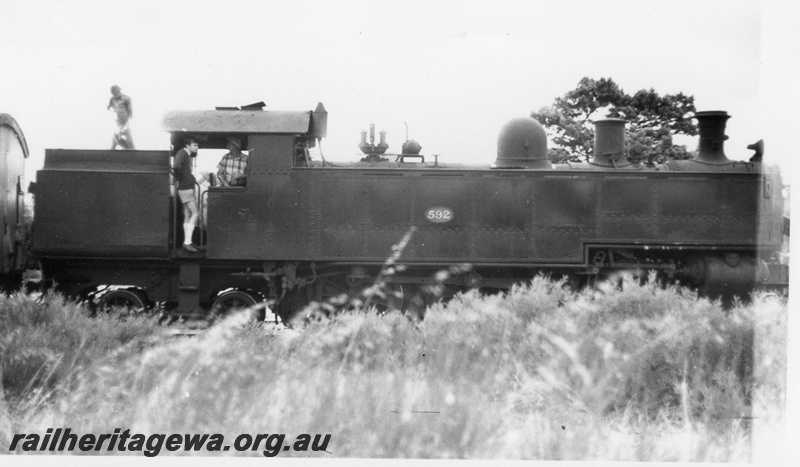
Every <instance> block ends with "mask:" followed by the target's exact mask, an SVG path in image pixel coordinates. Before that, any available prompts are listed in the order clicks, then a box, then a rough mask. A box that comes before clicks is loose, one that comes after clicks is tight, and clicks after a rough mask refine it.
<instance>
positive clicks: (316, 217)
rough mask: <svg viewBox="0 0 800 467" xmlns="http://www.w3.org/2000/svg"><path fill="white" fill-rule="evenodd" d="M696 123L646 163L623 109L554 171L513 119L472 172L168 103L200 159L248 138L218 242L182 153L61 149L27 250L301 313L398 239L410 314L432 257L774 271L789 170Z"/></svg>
mask: <svg viewBox="0 0 800 467" xmlns="http://www.w3.org/2000/svg"><path fill="white" fill-rule="evenodd" d="M697 118H698V121H699V125H700V145H699V155H698V157H697V158H696V159H694V160H682V161H669V162H667V163H664V164H653V163H648V162H647V161H639V162H634V163H632V162H630V161H628V160H627V159H626V158H625V151H624V145H623V131H624V121H618V120H613V119H608V120H603V121H601V122H598V124H597V126H596V144H595V155H594V159H593V160H592V161H591V162H588V163H581V164H559V165H554V164H551V163H550V161H549V160H548V159H547V139H546V135H545V132H544V130H543V129H542V127H541V125H539V123H538V122H536V121H535V120H533V119H531V118H518V119H514V120H512V121H510V122H509V123H508V124H507V125H506V126H505V127H503V128H502V129H501V131H500V135H499V138H498V153H497V159H496V161H495V163H494V164H492V166H476V165H458V164H445V163H442V162H441V161H439V160H438V159H436V158H432V157H428V160H425V156H424V155H421V154H419V149H420V147H419V144H418V143H416V142H413V144H408V145H404V147H405V148H407V149H409V153H408V154H394V155H388V154H386V153H385V152H384V151H385V150H386V148H382V149H383V151H381V152H382V154H375V155H373V156H376V157H369V156H370V154H369V149H370V148H371V146H370V145H368V144H364V143H365V138H364V137H363V136H362V145H360V146H365V147H367V148H368V150H365V152H368V157H365V158H364V159H362V160H361V161H359V162H352V163H336V164H331V163H329V162H326V161H325V160H324V159H322V160H311V159H310V158H308V157H307V153H304V152H303V151H304V149H303V148H305V147H314V146H315V145H317V144H321V140H322V138H324V137H325V136H326V131H327V129H326V127H327V112H326V110H325V108H324V107H323V106H322V104H320V105H318V106H317V108H316V109H315V110H314V111H305V112H293V111H271V110H253V109H245V110H239V109H232V110H226V109H223V110H214V111H182V112H171V113H169V114H167V115H166V116H165V119H164V128H165V130H166V131H167V132H169V133H170V135H171V138H172V143H173V144H172V146H173V148H176V149H177V148H180V147H182V140H183V138H185V137H187V136H194V137H197V138H199V139H200V141H201V155H200V156H199V157H202V151H203V148H223V147H224V144H225V143H224V142H225V139H226V138H227V137H230V136H236V137H239V138H241V139H242V141H244V146H246V148H247V149H249V163H248V168H247V184H246V186H241V187H221V186H211V187H209V188H207V189H205V190H201V192H200V193H199V196H198V201H199V203H200V205H201V206H202V210H203V211H204V213H205V214H204V218H203V220H202V224H203V226H204V228H203V229H202V230H201V231H200V234H199V237H198V238H197V239H196V241H197V242H200V243H201V244H203V245H204V246H205V250H203V251H201V252H199V253H198V254H187V253H185V252H183V251H181V250H180V245H181V242H182V238H181V235H182V233H181V231H180V230H181V229H180V228H178V227H180V225H181V221H182V220H181V219H180V216H181V210H180V208H179V205H178V204H177V201H176V197H175V195H174V190H172V189H171V175H170V157H171V155H173V154H174V151H173V150H170V151H133V150H121V151H94V150H60V149H57V150H47V151H46V157H45V165H44V168H43V169H42V170H41V171H39V173H38V186H37V191H36V213H35V221H34V235H33V242H32V250H33V253H34V254H35V255H36V257H37V258H38V259H39V261H40V262H41V265H42V269H43V275H44V277H45V279H46V280H48V281H51V282H52V283H55V284H57V286H58V287H59V288H60V289H62V290H63V291H65V292H66V293H68V294H70V295H73V296H86V295H87V294H91V293H96V292H97V291H102V292H103V293H102V294H101V295H100V297H101V301H103V302H104V303H109V304H113V303H122V304H127V305H130V306H137V307H138V306H147V305H148V304H151V303H154V302H163V303H166V304H168V306H169V307H170V308H171V309H174V311H175V313H180V314H202V313H207V312H208V310H209V309H212V308H216V309H225V308H229V307H231V306H236V305H249V304H255V303H257V302H263V301H265V300H266V301H269V303H271V308H272V309H273V311H275V312H276V313H277V314H278V315H279V316H280V317H282V318H288V317H289V316H291V315H292V314H294V313H296V312H297V311H298V310H299V309H302V308H303V307H304V306H305V305H306V304H307V303H309V302H311V301H320V300H325V299H326V298H328V297H330V296H333V295H337V294H339V293H341V292H344V293H349V294H355V293H357V292H358V291H360V290H362V289H363V288H364V287H367V286H369V285H372V284H373V283H374V281H375V280H376V277H377V276H378V275H379V274H380V271H381V269H382V267H383V265H384V262H385V261H386V259H387V257H389V256H390V255H392V251H393V250H392V247H393V245H396V244H397V243H398V242H400V241H401V239H403V238H404V237H405V238H406V239H407V240H408V241H407V243H405V244H404V248H403V250H402V252H398V254H399V259H398V263H400V264H402V265H403V268H398V270H396V271H394V273H393V274H391V275H388V276H384V277H382V279H383V280H384V281H385V282H386V287H387V288H389V289H391V290H392V291H393V292H395V295H396V297H397V299H396V300H395V301H394V302H393V303H391V304H390V305H391V306H396V307H398V308H403V307H405V306H407V305H408V303H409V302H410V299H411V297H412V296H414V295H418V294H419V293H420V291H422V290H424V288H425V285H426V284H431V283H433V282H436V281H437V280H440V281H441V280H442V277H439V278H438V279H437V278H436V273H437V271H440V270H443V269H445V270H447V269H448V268H451V267H452V266H453V265H465V264H468V265H469V267H468V268H466V267H465V268H462V269H460V270H461V271H466V270H467V269H468V272H464V273H462V274H450V275H448V276H447V278H445V279H444V280H443V282H444V284H443V285H444V286H445V287H446V288H447V289H448V290H449V291H451V292H452V291H457V290H462V289H464V288H470V287H479V288H481V287H484V288H492V289H504V288H508V287H510V286H511V285H512V284H514V283H517V282H523V281H527V280H530V279H531V278H532V277H533V276H534V275H536V274H538V273H539V272H543V271H544V272H552V273H555V274H566V275H568V276H569V277H571V278H573V280H575V281H577V282H587V281H590V280H592V279H595V278H598V277H603V276H605V275H607V274H609V273H613V272H618V271H623V270H639V271H646V270H655V271H657V272H658V273H659V274H661V275H662V276H664V277H667V278H674V279H676V280H680V281H682V282H683V283H686V284H689V285H693V286H695V287H698V288H700V289H701V290H702V291H703V292H705V293H707V294H709V295H712V296H715V295H720V294H726V293H727V294H731V293H736V294H740V295H741V294H744V293H746V292H747V291H749V290H752V289H753V288H754V287H757V286H759V285H763V284H768V283H771V282H779V281H780V279H779V278H777V279H776V272H775V271H776V270H777V269H779V268H776V267H770V266H771V265H772V264H775V263H776V257H777V254H778V252H779V250H780V247H781V243H782V240H783V231H782V229H783V217H782V215H783V198H782V195H781V188H782V180H781V175H780V173H779V171H778V170H777V169H776V168H773V167H770V166H767V165H766V164H764V163H762V162H761V161H759V160H754V161H732V160H729V159H728V158H727V157H726V155H725V153H724V151H723V141H724V139H725V138H726V137H725V136H724V129H725V121H726V120H727V118H728V116H727V114H725V113H724V112H698V114H697ZM382 142H384V141H383V138H382ZM373 146H374V145H373ZM378 146H380V145H378ZM378 146H376V148H377V147H378ZM298 148H300V149H299V150H298ZM362 149H363V148H362ZM431 159H434V160H431Z"/></svg>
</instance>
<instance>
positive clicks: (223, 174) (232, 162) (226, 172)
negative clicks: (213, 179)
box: [217, 138, 247, 186]
mask: <svg viewBox="0 0 800 467" xmlns="http://www.w3.org/2000/svg"><path fill="white" fill-rule="evenodd" d="M227 143H228V145H227V148H228V153H227V154H225V155H224V156H222V160H221V161H219V164H218V165H217V178H218V179H219V182H220V183H221V184H222V186H244V185H245V184H246V180H247V179H246V178H245V171H246V170H247V156H246V155H244V154H242V140H241V139H240V138H228V142H227Z"/></svg>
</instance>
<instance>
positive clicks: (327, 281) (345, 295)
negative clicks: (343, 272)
mask: <svg viewBox="0 0 800 467" xmlns="http://www.w3.org/2000/svg"><path fill="white" fill-rule="evenodd" d="M351 297H352V293H351V290H350V287H349V286H348V285H347V281H346V280H345V277H344V276H328V277H320V278H319V280H318V281H317V286H316V287H315V289H314V300H315V301H317V302H319V303H321V304H328V305H330V306H331V307H333V308H335V309H337V310H338V309H344V308H346V307H347V305H348V304H349V303H350V298H351Z"/></svg>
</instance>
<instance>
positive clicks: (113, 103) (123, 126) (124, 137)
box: [106, 84, 134, 149]
mask: <svg viewBox="0 0 800 467" xmlns="http://www.w3.org/2000/svg"><path fill="white" fill-rule="evenodd" d="M106 109H111V110H113V111H114V113H116V114H117V130H116V131H115V132H114V137H113V138H112V140H111V149H116V148H117V146H119V147H121V148H122V149H134V147H133V138H132V137H131V127H130V119H131V118H133V104H131V98H130V97H128V96H126V95H125V94H122V89H121V88H120V87H119V86H117V85H116V84H115V85H113V86H111V99H109V101H108V106H107V107H106Z"/></svg>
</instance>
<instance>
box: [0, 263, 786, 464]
mask: <svg viewBox="0 0 800 467" xmlns="http://www.w3.org/2000/svg"><path fill="white" fill-rule="evenodd" d="M622 289H624V290H620V289H619V288H616V287H612V286H610V285H609V286H607V287H605V288H601V290H594V291H585V292H581V293H572V292H569V291H567V290H566V289H564V288H563V287H561V283H559V282H554V281H551V280H549V279H546V278H542V277H539V278H536V279H535V280H533V281H532V282H531V283H530V284H528V285H526V286H521V287H516V288H514V289H513V290H512V291H510V292H509V293H508V294H507V295H506V296H489V297H484V296H480V295H478V294H476V293H468V294H464V295H459V296H457V297H456V298H455V299H453V300H452V301H450V302H449V303H447V304H437V305H434V306H433V307H431V308H430V309H429V310H428V311H427V313H426V317H425V320H424V321H423V322H421V323H415V322H413V321H411V320H409V319H407V318H406V317H405V316H402V315H400V314H399V313H387V314H383V315H378V314H375V313H371V312H360V311H358V312H348V313H344V314H341V315H338V316H336V317H335V318H334V319H332V320H329V321H323V322H317V323H312V324H310V325H308V326H307V327H305V328H303V329H281V328H278V327H274V326H259V325H255V324H252V323H249V324H248V323H245V322H244V317H243V316H234V317H232V318H230V319H228V320H225V321H223V322H221V323H219V324H218V325H215V326H214V327H213V328H211V329H210V330H209V331H208V332H206V333H205V334H203V335H201V336H198V337H196V338H188V339H174V340H172V341H169V342H166V343H151V344H148V345H142V346H140V349H141V350H139V351H127V350H124V351H120V352H121V353H119V352H118V353H117V354H115V355H109V356H103V355H99V354H92V358H91V361H88V360H87V361H86V362H85V363H83V364H80V365H75V366H74V368H75V370H74V371H72V372H70V373H69V374H68V375H66V377H64V378H63V379H61V381H60V383H59V384H58V385H57V387H65V388H69V390H68V391H61V392H59V391H57V390H56V392H55V394H56V395H55V396H54V397H53V398H52V400H51V401H49V402H47V403H43V404H39V405H37V406H36V407H30V406H21V407H23V408H24V409H25V410H21V411H20V410H16V411H14V410H10V409H8V407H7V408H6V410H5V414H4V415H2V416H0V442H3V440H7V439H9V436H10V434H11V433H14V432H40V433H43V432H44V431H45V430H46V429H47V428H50V427H73V429H80V430H81V431H82V432H85V433H101V432H109V433H110V432H112V431H113V430H114V428H119V427H121V428H123V429H125V428H130V429H131V430H132V431H136V432H140V433H156V432H160V433H171V432H175V433H184V432H198V433H223V434H226V438H227V437H228V436H231V437H232V436H235V435H236V434H239V433H286V434H287V435H288V436H289V437H292V436H296V435H297V434H300V433H331V434H332V439H331V443H330V446H329V447H328V451H330V452H331V453H332V455H333V456H335V457H397V458H520V459H553V460H555V459H584V460H589V459H591V460H639V461H647V460H659V461H670V460H675V461H688V460H692V461H715V462H716V461H747V460H749V459H750V458H751V456H753V449H754V448H755V449H758V448H760V446H762V445H761V444H759V441H757V440H758V436H757V435H758V434H759V430H762V431H763V430H767V431H768V430H773V429H779V428H780V426H781V424H782V423H783V407H784V398H785V386H786V385H785V380H784V376H783V375H784V374H785V365H786V334H785V330H786V303H785V300H784V299H783V298H781V297H776V296H770V295H762V296H758V297H756V298H755V300H754V303H753V304H752V305H749V306H739V307H737V308H735V309H734V310H732V311H731V312H730V313H725V312H723V311H722V310H721V308H720V307H719V305H718V304H714V303H710V302H708V301H706V300H702V299H698V298H697V297H696V296H695V295H693V294H692V293H689V292H685V291H682V290H677V289H669V288H668V289H662V288H660V287H659V286H657V285H656V284H652V283H651V284H645V285H639V284H636V283H634V282H631V281H626V282H624V283H623V287H622ZM19 300H23V299H22V298H19ZM20 306H22V305H20ZM25 306H27V305H25ZM59 306H63V304H62V305H59ZM65 310H68V311H64V313H67V314H70V313H73V314H74V313H79V310H78V311H76V310H75V309H74V308H70V306H69V305H66V306H65ZM69 310H71V311H69ZM133 321H135V320H133ZM142 326H146V325H144V324H143V325H142ZM142 329H144V328H142ZM148 329H149V328H148ZM751 329H755V333H756V334H755V335H756V341H755V342H756V345H755V346H754V349H755V350H754V352H755V353H754V355H755V360H754V361H755V367H754V368H755V370H754V371H752V372H751V373H748V372H746V371H745V372H744V373H745V376H746V378H745V379H744V380H742V379H741V377H740V376H741V375H742V371H741V368H742V365H743V364H746V363H747V355H749V354H748V353H747V352H746V351H745V350H746V349H747V348H748V344H747V339H748V336H750V334H749V332H750V330H751ZM107 331H108V330H107V329H106V330H104V332H107ZM157 331H158V330H157V329H155V328H154V329H150V330H149V331H148V332H154V333H156V332H157ZM153 335H155V334H153ZM135 339H141V342H145V341H147V338H146V337H144V336H139V337H136V338H135ZM137 342H138V341H137ZM148 342H151V341H148ZM119 345H120V347H119V348H121V349H129V348H131V344H128V345H127V346H125V345H124V343H122V342H120V343H119ZM42 346H43V348H44V347H46V345H45V344H44V343H42ZM40 351H41V350H40ZM3 352H4V355H3V358H6V355H5V354H6V353H8V352H9V347H8V346H6V347H4V348H3ZM62 352H65V353H64V355H68V353H66V352H68V350H62ZM54 355H55V354H54ZM69 355H73V354H69ZM743 356H744V357H743ZM54 358H58V357H54ZM743 358H744V360H743ZM745 367H746V365H745ZM742 381H744V382H745V388H746V389H748V390H750V389H753V388H754V389H755V392H754V393H752V394H753V404H752V407H750V406H748V405H747V404H746V401H745V398H744V397H745V396H744V395H743V394H746V392H743V391H742ZM749 416H758V417H759V418H758V419H757V423H756V426H755V427H754V434H755V435H756V438H755V439H756V441H754V442H751V439H750V436H749V432H748V425H749V420H750V419H749V418H742V417H749ZM75 420H81V424H80V425H79V426H76V423H75ZM3 445H4V447H5V446H7V443H6V442H3ZM252 454H253V455H259V453H252ZM281 455H290V453H289V452H288V451H287V452H286V453H282V454H281ZM313 455H317V456H324V457H327V456H330V454H327V453H313Z"/></svg>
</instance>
